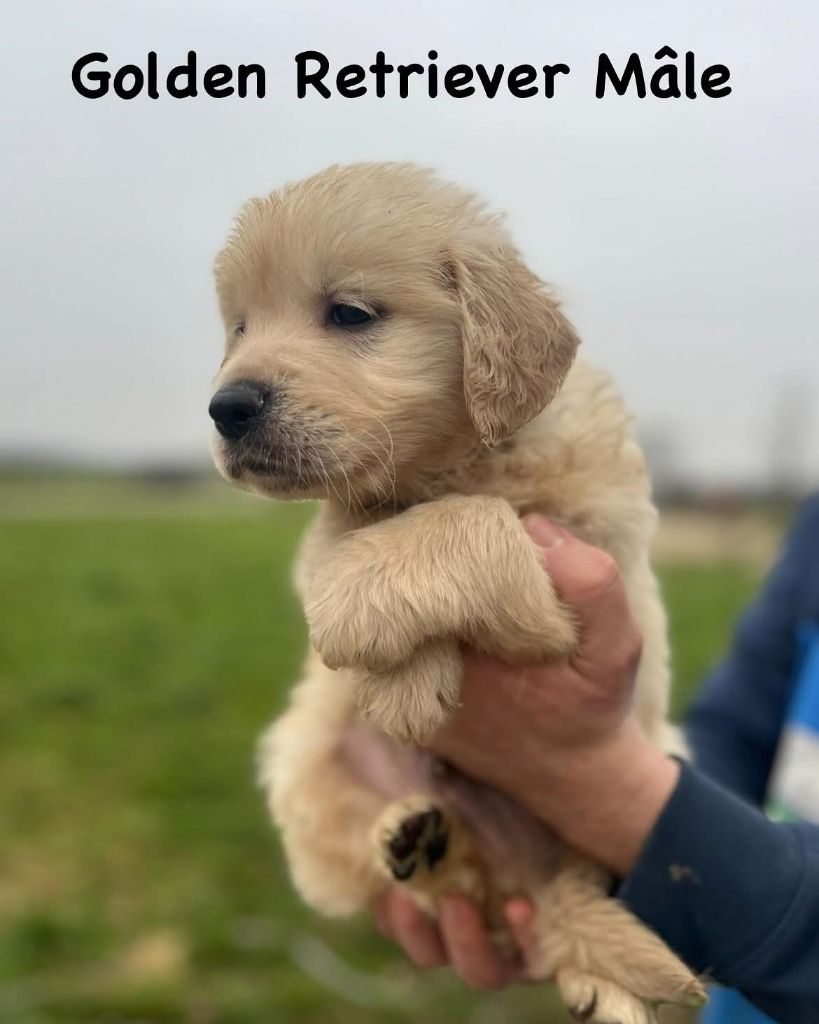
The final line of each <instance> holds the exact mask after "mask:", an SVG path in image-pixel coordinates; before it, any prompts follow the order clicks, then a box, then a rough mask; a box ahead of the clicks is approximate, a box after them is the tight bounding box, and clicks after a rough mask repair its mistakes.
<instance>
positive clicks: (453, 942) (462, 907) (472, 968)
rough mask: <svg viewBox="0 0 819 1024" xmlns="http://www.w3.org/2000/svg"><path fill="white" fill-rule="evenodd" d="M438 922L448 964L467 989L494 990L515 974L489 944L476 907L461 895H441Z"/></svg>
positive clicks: (512, 966)
mask: <svg viewBox="0 0 819 1024" xmlns="http://www.w3.org/2000/svg"><path fill="white" fill-rule="evenodd" d="M439 921H440V925H441V935H442V937H443V941H444V946H445V948H446V951H447V954H448V956H449V960H450V963H451V964H452V966H453V967H454V968H455V970H456V971H457V972H458V974H459V975H460V976H461V978H463V980H464V981H465V982H466V983H467V985H469V986H470V987H471V988H478V989H496V988H501V987H502V986H503V985H506V984H508V983H509V982H510V981H512V980H514V978H515V977H517V975H518V970H517V969H516V967H515V965H512V964H509V963H507V962H506V961H505V960H504V959H503V958H502V957H501V955H500V953H498V951H497V950H496V949H495V947H494V946H493V945H492V941H491V939H490V938H489V934H488V933H487V930H486V928H485V926H484V924H483V921H482V920H481V916H480V914H479V913H478V910H477V908H476V907H475V906H474V905H473V904H472V903H470V902H469V900H467V899H465V898H464V897H462V896H445V897H444V898H443V899H442V900H441V902H440V907H439Z"/></svg>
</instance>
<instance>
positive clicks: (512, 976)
mask: <svg viewBox="0 0 819 1024" xmlns="http://www.w3.org/2000/svg"><path fill="white" fill-rule="evenodd" d="M437 911H438V913H437V917H430V915H429V914H426V913H425V912H424V911H423V910H421V909H420V907H419V906H418V905H417V904H416V903H415V901H414V900H413V899H412V897H411V896H410V895H409V894H408V893H406V892H404V891H403V890H402V889H401V888H400V887H399V886H391V887H390V888H389V889H387V890H386V892H384V893H382V894H381V896H380V897H379V898H378V900H377V901H376V902H375V904H374V907H373V912H374V914H375V920H376V924H377V925H378V930H379V931H380V932H381V934H382V935H383V936H384V937H385V938H387V939H391V940H392V941H393V942H397V943H398V945H399V946H401V948H402V949H403V951H404V953H405V954H406V955H407V957H408V958H409V959H410V960H411V961H412V963H414V964H415V965H416V966H417V967H425V968H429V967H443V966H445V965H449V966H451V967H452V968H453V969H454V970H455V971H456V973H457V974H458V975H459V976H460V977H461V979H462V980H463V981H464V982H466V984H467V985H469V986H470V988H475V989H484V990H490V989H498V988H503V987H504V986H506V985H509V984H512V983H514V982H517V981H523V980H525V977H526V968H525V962H526V954H527V951H528V950H529V949H530V948H531V947H532V945H533V943H534V936H533V933H532V920H533V917H534V911H533V908H532V906H531V904H530V903H529V902H528V901H527V900H524V899H514V900H509V901H508V903H507V904H506V907H505V908H504V912H505V917H506V922H507V924H508V926H509V930H510V932H511V934H512V936H513V938H514V939H515V941H516V942H517V945H518V947H519V949H520V951H521V954H520V956H519V957H517V958H516V959H513V960H512V959H508V958H505V957H503V956H502V955H501V953H500V952H499V951H498V950H497V948H496V947H495V946H494V945H493V943H492V940H491V938H490V936H489V933H488V931H487V929H486V926H485V925H484V923H483V920H482V918H481V915H480V913H479V911H478V910H477V908H476V907H475V906H474V905H473V904H472V903H470V901H469V900H467V899H466V898H465V897H463V896H456V895H452V896H444V897H443V898H442V899H441V900H440V901H439V905H438V908H437Z"/></svg>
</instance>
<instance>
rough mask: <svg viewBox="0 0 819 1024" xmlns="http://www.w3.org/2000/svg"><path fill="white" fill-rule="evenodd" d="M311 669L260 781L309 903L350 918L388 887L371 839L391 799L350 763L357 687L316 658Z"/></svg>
mask: <svg viewBox="0 0 819 1024" xmlns="http://www.w3.org/2000/svg"><path fill="white" fill-rule="evenodd" d="M310 668H311V670H312V671H311V673H310V675H308V678H307V679H305V680H304V681H303V682H302V683H301V684H300V685H299V686H298V687H297V688H296V689H295V691H294V692H293V696H292V703H291V706H290V708H289V709H288V710H287V711H286V712H285V713H284V715H282V716H281V718H279V719H278V720H277V721H276V722H275V723H274V724H273V725H272V727H271V728H270V729H268V731H267V733H266V734H265V736H264V737H263V739H262V742H261V744H260V747H259V774H260V781H261V783H262V786H263V788H264V789H265V791H266V795H267V800H268V805H269V807H270V811H271V814H272V817H273V820H274V821H275V822H276V824H277V825H278V826H279V828H280V830H281V835H282V842H283V844H284V849H285V854H286V856H287V861H288V866H289V868H290V874H291V876H292V878H293V882H294V884H295V886H296V888H297V889H298V890H299V892H300V894H301V896H302V897H303V898H304V900H305V901H306V902H307V903H309V904H310V905H311V906H312V907H313V908H314V909H316V910H318V911H320V912H321V913H324V914H331V915H346V914H351V913H354V912H356V911H358V910H362V909H363V908H365V907H366V906H367V904H368V903H369V901H370V900H371V899H372V898H373V896H375V895H376V893H377V892H378V891H379V890H380V889H381V888H382V887H383V885H384V880H383V878H382V877H381V875H380V874H379V872H378V871H377V870H376V868H375V866H374V863H373V856H372V851H371V848H370V843H369V841H368V837H369V833H370V830H371V829H372V825H373V822H374V821H375V820H376V819H377V818H378V816H379V814H380V813H381V811H382V809H383V807H384V805H385V803H386V800H385V798H384V797H383V796H382V795H381V794H380V793H377V792H375V791H373V790H372V789H370V788H368V787H367V786H366V785H364V783H363V782H362V781H361V780H360V779H359V778H358V776H357V775H356V774H355V773H354V772H353V771H352V770H351V768H350V766H349V764H348V763H347V760H346V757H345V753H344V749H343V746H344V737H345V734H346V730H347V729H348V727H349V720H350V714H351V711H352V708H353V707H354V704H353V695H352V680H350V679H347V678H344V677H342V675H341V673H333V672H331V671H330V669H327V668H325V667H324V665H322V664H321V663H320V662H319V661H318V658H316V657H315V656H313V657H312V659H311V665H310ZM328 677H329V678H328ZM336 677H337V678H336Z"/></svg>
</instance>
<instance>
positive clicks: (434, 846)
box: [379, 803, 449, 882]
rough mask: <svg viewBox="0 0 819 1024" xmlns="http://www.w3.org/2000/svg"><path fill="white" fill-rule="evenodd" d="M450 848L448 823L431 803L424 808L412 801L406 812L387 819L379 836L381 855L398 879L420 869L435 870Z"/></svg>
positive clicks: (409, 877) (387, 868)
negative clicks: (413, 803) (417, 807)
mask: <svg viewBox="0 0 819 1024" xmlns="http://www.w3.org/2000/svg"><path fill="white" fill-rule="evenodd" d="M448 849H449V826H448V824H447V821H446V817H445V815H444V813H443V812H442V811H441V809H440V808H439V807H437V806H436V805H435V804H433V803H430V804H428V805H427V806H426V807H423V808H422V809H420V810H419V809H416V807H415V806H413V805H410V806H408V807H407V808H406V815H405V816H403V817H402V816H400V814H396V815H395V816H394V817H393V819H392V820H391V821H385V822H384V827H383V829H382V831H381V837H380V850H379V852H380V855H381V858H382V861H383V865H384V867H385V868H386V870H387V871H388V872H389V874H390V875H391V876H392V877H393V878H394V879H395V880H396V881H398V882H406V881H409V879H411V878H412V877H413V876H414V875H416V873H417V872H419V871H421V870H426V871H429V872H434V871H435V870H436V869H437V868H438V866H439V865H440V863H441V862H442V861H443V859H444V858H445V857H446V854H447V850H448Z"/></svg>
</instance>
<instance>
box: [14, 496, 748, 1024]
mask: <svg viewBox="0 0 819 1024" xmlns="http://www.w3.org/2000/svg"><path fill="white" fill-rule="evenodd" d="M58 490H59V488H58ZM21 493H22V491H21V490H20V488H18V489H17V490H16V491H15V492H14V494H13V495H12V497H13V498H14V501H16V502H17V504H14V502H12V505H13V511H14V513H15V518H13V519H9V520H7V521H5V522H2V523H0V538H1V539H0V579H2V585H3V595H4V596H3V602H2V616H1V617H0V679H1V682H0V820H1V821H2V832H1V833H0V834H1V835H2V838H0V1021H2V1022H4V1024H5V1022H15V1024H56V1022H95V1024H119V1022H126V1021H127V1022H137V1021H139V1022H143V1024H154V1022H165V1021H173V1022H185V1024H188V1022H189V1024H278V1022H289V1021H300V1022H301V1021H303V1022H315V1024H319V1022H321V1024H336V1022H337V1024H341V1022H344V1024H365V1022H378V1024H391V1022H417V1024H422V1022H423V1024H438V1022H445V1021H468V1022H470V1024H500V1022H504V1021H510V1022H511V1021H515V1022H529V1021H531V1022H533V1024H534V1022H535V1021H537V1022H538V1024H542V1022H544V1021H545V1020H551V1021H557V1020H562V1019H563V1018H562V1017H560V1016H559V1015H558V1013H557V1011H549V1012H545V1011H544V1006H552V1005H553V1004H552V1003H551V1002H550V1000H549V999H548V997H546V996H545V995H544V993H543V992H542V991H534V990H525V989H518V990H516V991H511V992H507V993H502V994H498V995H491V996H476V995H472V994H469V993H466V992H464V991H463V990H462V989H461V987H460V986H459V984H458V983H457V982H456V981H455V980H454V979H452V978H451V977H450V976H449V975H448V974H447V973H446V972H436V973H435V974H433V975H431V976H426V977H423V978H421V977H419V976H418V975H416V974H415V973H414V972H413V971H412V970H411V969H410V968H408V967H407V966H406V965H405V964H404V963H403V962H402V961H401V959H400V957H398V956H397V955H396V954H395V952H394V951H393V950H392V949H390V948H389V947H388V946H387V944H386V943H384V942H383V941H381V940H380V939H379V938H377V937H375V936H374V935H373V933H372V931H371V929H370V927H369V926H368V923H367V922H366V921H361V922H355V923H338V922H336V923H328V922H323V921H318V920H316V919H315V918H314V917H313V916H312V915H311V914H309V913H308V912H307V911H306V910H304V909H303V908H302V907H301V906H300V905H299V902H298V900H297V899H296V897H295V896H294V895H293V894H292V892H291V890H290V888H289V886H288V883H287V880H286V877H285V872H284V869H283V865H282V860H281V857H280V854H279V851H278V847H277V843H276V840H275V837H274V835H273V834H272V832H271V830H270V829H269V826H268V824H267V821H266V818H265V814H264V811H263V807H262V801H261V799H260V796H259V794H258V793H257V791H256V790H255V788H254V784H253V765H252V761H253V748H254V741H255V739H256V737H257V735H258V734H259V732H260V730H261V729H262V727H263V726H264V725H265V723H266V722H267V721H268V720H269V718H270V717H271V716H272V715H273V714H274V713H275V711H276V710H277V708H279V707H280V706H281V703H282V701H283V699H284V694H285V690H286V687H287V685H288V683H290V682H291V681H292V680H293V679H294V678H295V676H296V673H297V672H298V668H299V663H300V659H301V656H302V650H303V647H304V642H305V632H304V628H303V625H302V622H301V617H300V612H299V609H298V607H297V605H296V602H295V600H294V598H293V597H292V596H291V593H290V590H289V584H288V567H289V563H290V561H291V556H292V551H293V547H294V543H295V541H296V538H297V536H298V534H299V532H300V530H301V528H302V526H303V524H304V522H305V520H306V517H307V515H308V514H309V510H308V509H306V508H305V507H304V506H272V505H271V506H267V505H261V504H259V503H251V504H253V511H252V514H245V512H244V505H242V506H240V505H238V504H231V503H229V502H228V503H225V504H222V503H221V499H220V500H219V501H218V502H217V503H216V504H215V505H214V506H213V508H212V510H211V512H212V514H209V515H200V514H199V511H201V510H200V509H198V508H197V506H196V503H195V502H194V501H190V500H188V499H186V500H185V501H183V502H181V503H179V502H175V501H169V502H167V503H165V504H163V500H159V499H155V497H152V496H150V495H149V496H148V497H146V499H145V503H144V507H143V506H134V507H137V508H138V509H139V511H138V513H133V512H132V513H129V511H128V508H126V509H125V511H124V513H123V508H122V507H121V505H122V502H121V500H119V501H116V500H112V501H111V502H108V503H106V501H104V500H102V498H100V497H99V495H97V497H95V499H94V504H93V512H94V514H91V513H90V512H89V509H88V507H87V505H85V506H84V505H83V503H82V502H81V501H80V502H79V504H78V505H77V504H76V503H75V504H73V505H72V504H70V502H69V505H70V515H69V516H68V517H61V518H50V517H51V516H53V515H55V509H56V508H57V506H56V505H53V504H50V503H49V501H48V500H46V499H45V498H44V497H43V492H42V491H41V492H39V493H38V494H37V495H36V496H35V497H36V500H35V501H34V503H33V504H32V503H31V502H29V505H28V506H26V505H25V502H23V503H22V504H21V503H20V494H21ZM49 493H51V492H49ZM55 493H56V492H55ZM72 493H73V492H72ZM109 497H110V496H109ZM72 501H73V499H72ZM248 501H249V499H248ZM9 507H10V506H8V505H7V508H9ZM129 507H130V506H129ZM143 513H144V514H143ZM662 575H663V582H664V587H665V591H666V595H667V598H668V601H669V605H670V609H671V617H672V626H673V636H674V646H675V651H676V666H677V673H676V678H677V707H678V708H681V707H682V706H683V705H684V703H685V700H686V697H687V695H688V694H689V693H690V691H691V688H692V687H693V686H694V685H695V683H696V680H697V679H698V677H699V676H700V675H701V673H702V672H703V670H704V669H705V668H706V667H707V666H708V665H709V664H710V663H711V662H712V661H713V659H714V658H715V657H716V656H717V655H718V654H719V652H720V650H721V648H722V647H723V646H724V644H725V643H726V640H727V638H728V635H729V628H730V623H731V621H732V619H733V618H734V616H735V614H736V612H737V610H738V609H739V608H740V607H741V606H742V604H743V603H744V602H745V601H746V600H747V599H748V597H749V596H750V595H751V594H752V592H753V590H754V587H755V586H756V583H757V579H758V573H757V571H755V570H753V569H750V568H746V567H744V566H742V565H739V564H724V565H713V566H706V567H694V566H684V565H677V566H666V567H663V572H662Z"/></svg>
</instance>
